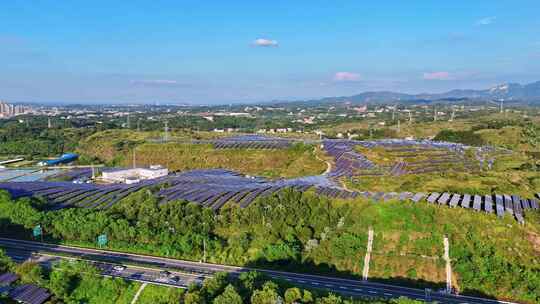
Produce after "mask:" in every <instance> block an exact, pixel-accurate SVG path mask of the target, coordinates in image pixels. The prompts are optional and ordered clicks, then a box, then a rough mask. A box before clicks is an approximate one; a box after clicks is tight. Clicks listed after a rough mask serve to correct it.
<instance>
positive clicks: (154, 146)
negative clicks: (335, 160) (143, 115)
mask: <svg viewBox="0 0 540 304" xmlns="http://www.w3.org/2000/svg"><path fill="white" fill-rule="evenodd" d="M173 135H174V136H175V138H176V139H178V140H179V141H182V140H189V139H190V138H214V137H223V136H225V135H224V134H222V133H210V132H199V133H197V134H195V135H194V134H186V133H175V134H173ZM159 136H160V133H159V132H135V131H131V130H107V131H103V132H100V133H96V134H94V135H92V136H90V137H88V138H87V139H85V140H84V142H82V143H81V147H80V148H79V152H81V153H82V154H83V155H86V156H90V157H97V158H98V159H100V160H101V161H103V162H105V163H107V164H108V165H111V166H131V165H132V161H133V160H132V152H131V151H132V149H133V147H135V146H136V162H137V165H139V166H147V165H152V164H160V165H164V166H166V167H168V168H169V169H170V170H172V171H178V170H190V169H201V168H226V169H231V170H236V171H239V172H242V173H245V174H251V175H262V176H268V177H298V176H305V175H314V174H320V173H322V172H324V170H325V168H326V165H325V164H324V162H322V161H320V160H318V159H317V158H316V157H315V154H314V153H313V152H312V149H311V148H307V147H305V148H304V149H296V148H290V149H283V150H256V149H234V150H233V149H226V150H216V149H213V148H212V147H211V146H209V145H192V144H186V143H180V142H176V143H174V142H171V143H167V144H160V143H148V142H147V140H148V139H152V138H159ZM226 136H230V134H226Z"/></svg>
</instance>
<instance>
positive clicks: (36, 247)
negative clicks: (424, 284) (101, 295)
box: [0, 238, 510, 304]
mask: <svg viewBox="0 0 540 304" xmlns="http://www.w3.org/2000/svg"><path fill="white" fill-rule="evenodd" d="M0 247H4V248H6V249H8V253H9V252H11V253H13V254H15V255H18V256H19V258H20V257H21V256H24V254H25V253H26V255H28V256H30V255H31V254H32V253H40V254H46V256H49V257H53V258H61V257H62V256H64V257H65V256H67V255H69V256H71V257H75V258H79V259H86V260H90V261H99V262H107V263H102V264H105V265H108V266H107V267H109V268H110V267H112V265H113V264H123V265H126V264H127V265H136V266H141V267H132V266H130V267H127V268H126V269H125V270H124V271H122V273H116V274H113V276H120V277H125V278H127V279H130V278H131V279H134V276H139V278H142V279H141V280H140V281H143V282H149V283H151V282H155V280H156V276H159V271H160V270H168V271H171V272H173V271H174V272H175V274H177V275H178V276H180V278H181V281H183V280H185V281H186V282H188V280H189V278H191V280H192V281H193V282H200V281H201V280H202V279H203V278H204V277H208V276H211V275H212V274H213V273H215V272H229V273H231V274H233V275H238V274H240V273H242V272H248V271H253V270H256V271H259V272H262V273H264V274H266V275H268V276H269V277H272V278H274V279H280V280H285V281H288V282H290V283H291V284H294V285H299V286H303V287H308V288H319V289H326V290H329V291H332V292H335V293H340V294H344V295H349V296H357V297H376V298H397V297H400V296H405V297H408V298H411V299H417V300H425V299H426V292H425V291H424V290H421V289H415V288H408V287H402V286H396V285H388V284H379V283H372V282H363V281H359V280H351V279H343V278H336V277H331V276H321V275H310V274H300V273H293V272H284V271H274V270H266V269H254V268H248V267H234V266H227V265H218V264H209V263H197V262H192V261H184V260H176V259H168V258H160V257H153V256H147V255H139V254H130V253H124V252H115V251H108V250H97V249H87V248H80V247H72V246H60V245H54V244H43V243H38V242H29V241H21V240H13V239H5V238H0ZM124 272H125V273H124ZM163 283H166V282H163ZM166 285H170V284H166ZM428 300H430V301H438V302H440V303H482V304H491V303H510V302H503V301H497V300H491V299H483V298H475V297H466V296H457V295H449V294H443V293H437V292H432V293H431V294H430V295H429V299H428Z"/></svg>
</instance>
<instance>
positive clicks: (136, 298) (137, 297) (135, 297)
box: [131, 283, 147, 304]
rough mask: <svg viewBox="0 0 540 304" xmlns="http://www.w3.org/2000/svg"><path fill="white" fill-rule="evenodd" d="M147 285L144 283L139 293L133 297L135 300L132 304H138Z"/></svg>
mask: <svg viewBox="0 0 540 304" xmlns="http://www.w3.org/2000/svg"><path fill="white" fill-rule="evenodd" d="M146 285H147V284H146V283H143V284H142V285H141V287H140V288H139V290H138V291H137V293H136V294H135V296H134V297H133V300H131V304H135V303H137V300H138V299H139V296H140V295H141V293H142V291H143V289H144V288H145V287H146Z"/></svg>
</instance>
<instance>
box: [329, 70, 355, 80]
mask: <svg viewBox="0 0 540 304" xmlns="http://www.w3.org/2000/svg"><path fill="white" fill-rule="evenodd" d="M360 78H361V77H360V74H358V73H353V72H337V73H336V74H334V80H335V81H358V80H360Z"/></svg>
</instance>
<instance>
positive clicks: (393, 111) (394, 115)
mask: <svg viewBox="0 0 540 304" xmlns="http://www.w3.org/2000/svg"><path fill="white" fill-rule="evenodd" d="M396 107H397V105H394V107H392V121H395V120H396Z"/></svg>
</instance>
